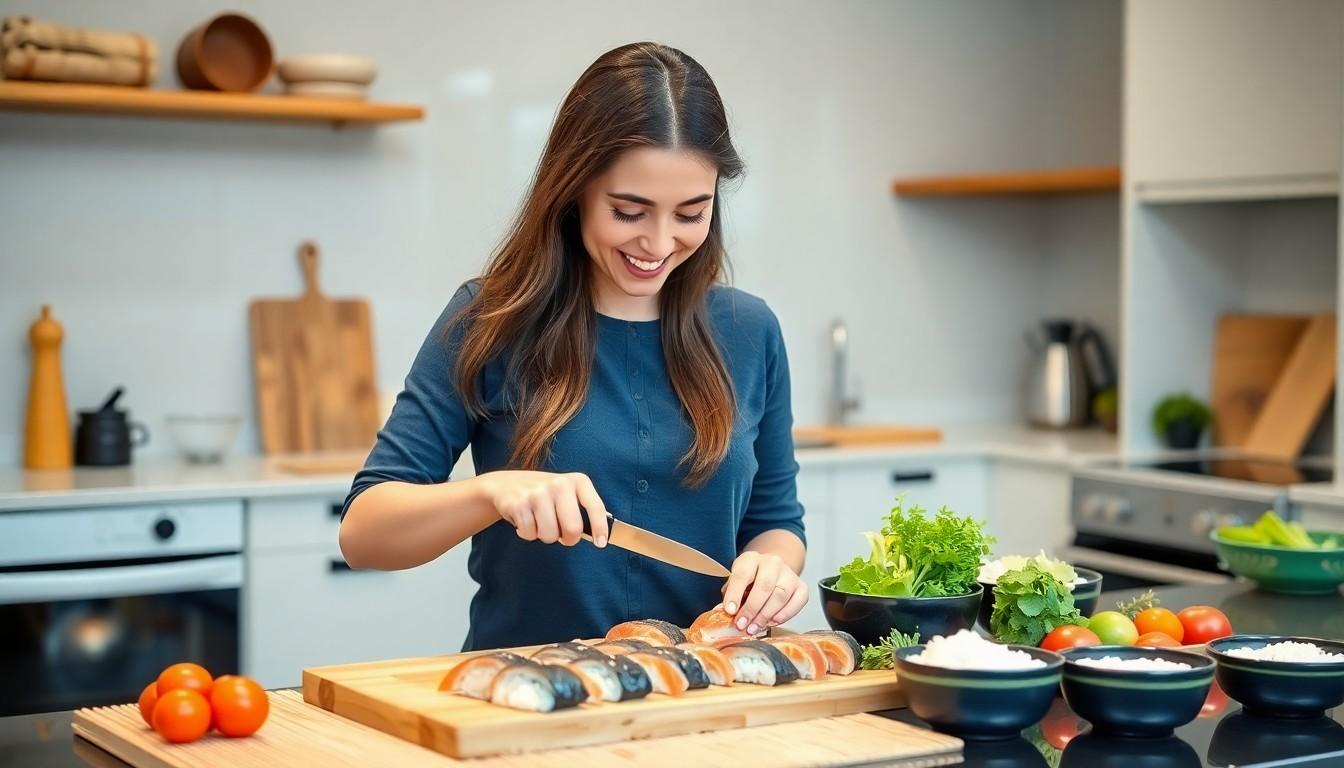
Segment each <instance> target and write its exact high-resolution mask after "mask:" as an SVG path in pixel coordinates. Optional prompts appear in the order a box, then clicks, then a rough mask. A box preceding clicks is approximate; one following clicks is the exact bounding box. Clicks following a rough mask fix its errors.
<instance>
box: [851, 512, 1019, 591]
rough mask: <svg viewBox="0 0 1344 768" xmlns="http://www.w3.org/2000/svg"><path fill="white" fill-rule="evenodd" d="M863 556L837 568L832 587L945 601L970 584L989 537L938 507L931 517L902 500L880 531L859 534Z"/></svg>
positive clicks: (966, 520)
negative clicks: (865, 550)
mask: <svg viewBox="0 0 1344 768" xmlns="http://www.w3.org/2000/svg"><path fill="white" fill-rule="evenodd" d="M863 535H864V538H865V539H866V540H867V542H868V550H869V551H868V557H867V558H866V559H865V558H863V557H856V558H854V560H853V561H851V562H850V563H847V564H846V565H842V566H840V577H839V578H838V579H837V580H836V582H835V588H836V589H837V590H838V591H840V592H850V593H853V594H856V595H881V596H884V597H911V596H913V597H948V596H953V595H964V594H966V593H967V592H969V591H970V590H971V589H972V588H973V587H974V586H975V582H976V579H977V577H978V575H979V572H980V560H981V559H982V558H983V557H985V556H986V555H988V554H989V545H990V544H992V543H993V542H994V537H993V536H990V535H988V534H986V533H985V532H984V523H983V522H976V521H975V520H972V519H971V518H969V517H957V516H956V515H955V514H953V513H952V510H950V509H948V508H947V507H943V508H941V509H939V510H938V513H937V514H935V515H934V516H932V517H929V516H927V513H926V512H925V510H924V508H923V507H921V506H919V505H918V504H915V505H912V506H911V507H910V508H909V509H908V510H907V509H905V496H904V495H901V496H899V497H898V498H897V499H896V505H895V506H894V507H892V509H891V512H890V513H889V514H888V515H887V518H886V524H885V525H883V526H882V531H881V532H880V533H874V532H872V531H869V532H866V533H864V534H863Z"/></svg>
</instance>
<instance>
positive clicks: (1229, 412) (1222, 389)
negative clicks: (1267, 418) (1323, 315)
mask: <svg viewBox="0 0 1344 768" xmlns="http://www.w3.org/2000/svg"><path fill="white" fill-rule="evenodd" d="M1310 320H1311V318H1310V317H1309V316H1306V315H1240V314H1234V315H1223V316H1222V317H1220V318H1219V319H1218V329H1217V332H1216V335H1215V337H1214V342H1213V375H1212V380H1211V382H1210V384H1211V404H1212V406H1213V413H1214V420H1213V444H1214V445H1220V446H1233V447H1237V446H1241V445H1242V444H1244V443H1245V442H1246V438H1247V437H1248V436H1250V434H1251V427H1252V426H1253V425H1254V424H1255V420H1256V417H1257V416H1259V415H1260V410H1261V408H1263V407H1264V403H1265V398H1266V397H1268V395H1269V390H1270V389H1271V388H1272V387H1273V386H1274V382H1275V381H1276V380H1277V379H1278V378H1279V374H1280V373H1282V371H1283V368H1284V366H1285V365H1287V364H1288V358H1289V357H1291V356H1292V354H1293V348H1294V346H1296V344H1297V340H1298V338H1299V337H1301V335H1302V332H1303V331H1304V330H1306V327H1307V323H1308V322H1309V321H1310Z"/></svg>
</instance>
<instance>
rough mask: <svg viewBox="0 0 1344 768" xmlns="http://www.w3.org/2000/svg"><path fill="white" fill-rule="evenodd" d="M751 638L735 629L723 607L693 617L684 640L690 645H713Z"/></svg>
mask: <svg viewBox="0 0 1344 768" xmlns="http://www.w3.org/2000/svg"><path fill="white" fill-rule="evenodd" d="M753 637H754V635H751V634H748V633H747V632H743V631H742V630H740V629H738V628H737V625H736V624H734V623H733V617H732V615H731V614H729V613H728V612H727V611H725V610H723V606H717V607H715V608H711V609H710V610H708V611H705V612H704V613H702V614H700V615H699V616H697V617H695V621H693V622H691V628H690V629H688V630H686V640H687V642H691V643H714V642H717V641H720V640H730V639H731V640H733V641H736V642H740V641H742V640H750V639H752V638H753Z"/></svg>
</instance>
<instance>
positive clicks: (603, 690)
mask: <svg viewBox="0 0 1344 768" xmlns="http://www.w3.org/2000/svg"><path fill="white" fill-rule="evenodd" d="M569 668H570V669H571V670H573V671H574V674H576V675H578V676H579V677H580V678H584V679H585V680H586V681H587V682H588V683H591V684H593V685H594V686H595V687H596V689H597V692H596V693H594V691H593V688H591V687H590V688H589V690H588V693H589V698H590V699H591V700H595V701H627V700H629V699H640V698H643V697H645V696H648V695H649V694H650V693H651V692H652V691H653V681H652V680H650V679H649V674H648V673H647V672H645V671H644V668H643V667H641V666H640V665H638V664H636V663H635V662H633V661H631V660H630V659H627V658H626V657H624V656H615V657H608V658H606V659H579V660H578V661H572V662H570V663H569Z"/></svg>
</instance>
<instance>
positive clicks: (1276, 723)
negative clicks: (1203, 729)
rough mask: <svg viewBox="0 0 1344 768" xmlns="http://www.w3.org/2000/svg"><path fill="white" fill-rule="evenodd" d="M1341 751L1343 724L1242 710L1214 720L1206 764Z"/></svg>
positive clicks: (1327, 719) (1223, 764)
mask: <svg viewBox="0 0 1344 768" xmlns="http://www.w3.org/2000/svg"><path fill="white" fill-rule="evenodd" d="M1341 750H1344V725H1340V724H1339V723H1338V722H1336V721H1335V720H1333V719H1331V718H1328V717H1316V718H1309V719H1308V718H1297V717H1294V718H1277V717H1261V716H1259V715H1252V714H1248V713H1246V712H1245V711H1242V712H1237V713H1235V714H1231V715H1228V716H1227V717H1224V718H1223V719H1222V720H1220V721H1218V727H1217V728H1214V729H1213V739H1212V740H1210V741H1209V764H1210V765H1219V766H1226V765H1246V764H1247V763H1271V762H1275V761H1278V760H1284V761H1287V760H1291V759H1292V758H1295V757H1304V756H1306V755H1319V754H1322V753H1325V752H1339V751H1341Z"/></svg>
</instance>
